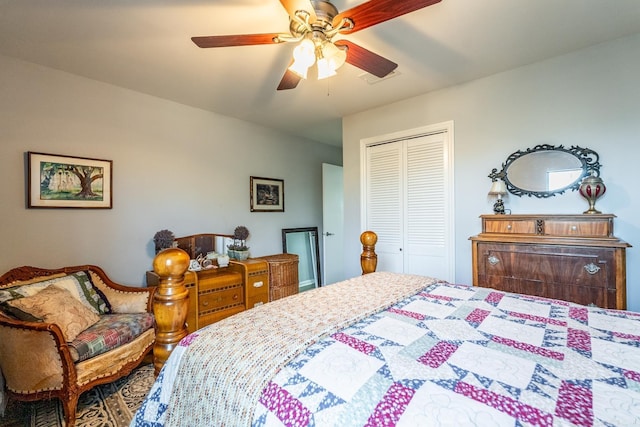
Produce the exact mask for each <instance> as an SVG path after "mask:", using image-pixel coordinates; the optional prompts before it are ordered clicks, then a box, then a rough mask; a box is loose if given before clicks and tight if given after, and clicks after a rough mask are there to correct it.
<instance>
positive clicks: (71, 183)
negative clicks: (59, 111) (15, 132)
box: [27, 151, 113, 209]
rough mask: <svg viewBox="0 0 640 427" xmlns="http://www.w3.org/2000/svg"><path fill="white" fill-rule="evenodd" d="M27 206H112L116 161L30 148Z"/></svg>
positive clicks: (91, 207) (108, 207)
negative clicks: (32, 150) (42, 151)
mask: <svg viewBox="0 0 640 427" xmlns="http://www.w3.org/2000/svg"><path fill="white" fill-rule="evenodd" d="M27 168H28V172H27V177H28V178H27V207H29V208H83V209H111V208H112V205H113V203H112V201H113V193H112V191H111V186H112V182H113V161H111V160H102V159H92V158H87V157H75V156H63V155H58V154H47V153H36V152H31V151H29V152H27Z"/></svg>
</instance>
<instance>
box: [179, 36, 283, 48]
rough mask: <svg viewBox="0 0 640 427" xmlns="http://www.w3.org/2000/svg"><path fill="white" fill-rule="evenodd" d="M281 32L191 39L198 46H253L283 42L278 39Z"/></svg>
mask: <svg viewBox="0 0 640 427" xmlns="http://www.w3.org/2000/svg"><path fill="white" fill-rule="evenodd" d="M278 36H279V34H277V33H273V34H238V35H232V36H198V37H191V40H193V42H194V43H195V44H196V45H198V47H202V48H205V47H229V46H252V45H259V44H274V43H282V41H281V40H279V39H278Z"/></svg>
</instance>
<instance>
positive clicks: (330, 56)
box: [322, 42, 347, 71]
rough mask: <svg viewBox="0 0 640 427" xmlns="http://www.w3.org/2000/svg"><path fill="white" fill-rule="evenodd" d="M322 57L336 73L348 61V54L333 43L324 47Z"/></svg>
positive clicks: (328, 43)
mask: <svg viewBox="0 0 640 427" xmlns="http://www.w3.org/2000/svg"><path fill="white" fill-rule="evenodd" d="M322 56H323V57H324V58H326V59H327V61H329V66H330V67H331V68H332V69H333V70H334V71H335V70H337V69H338V68H340V67H342V66H343V65H344V63H345V62H346V60H347V52H346V50H344V49H340V48H339V47H338V46H336V45H335V44H333V43H331V42H327V43H325V44H324V45H323V46H322Z"/></svg>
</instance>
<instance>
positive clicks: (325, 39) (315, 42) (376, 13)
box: [191, 0, 441, 90]
mask: <svg viewBox="0 0 640 427" xmlns="http://www.w3.org/2000/svg"><path fill="white" fill-rule="evenodd" d="M440 1H441V0H370V1H368V2H365V3H362V4H360V5H358V6H356V7H353V8H351V9H349V10H346V11H344V12H339V11H338V9H337V8H336V7H335V6H334V5H333V4H331V2H330V1H328V0H280V3H282V6H284V8H285V9H286V10H287V12H288V14H289V33H288V34H286V33H267V34H238V35H226V36H199V37H191V40H193V42H194V43H195V44H196V45H197V46H199V47H201V48H209V47H230V46H251V45H261V44H277V43H286V42H299V43H300V44H299V45H298V46H296V48H295V49H294V51H293V58H294V59H293V61H292V63H291V65H290V66H289V68H287V70H286V71H285V73H284V76H283V77H282V80H281V81H280V84H279V85H278V90H285V89H293V88H295V87H296V86H297V85H298V83H299V82H300V80H301V79H304V78H306V77H307V70H308V69H309V67H311V66H312V65H313V64H314V63H315V64H316V66H317V69H318V78H319V79H321V78H326V77H330V76H332V75H335V74H336V69H338V68H339V67H340V66H341V65H342V64H344V63H345V62H347V63H349V64H351V65H353V66H355V67H358V68H360V69H362V70H364V71H366V72H368V73H371V74H373V75H375V76H377V77H380V78H382V77H384V76H386V75H388V74H389V73H391V72H392V71H393V70H395V69H396V67H397V66H398V64H396V63H394V62H392V61H390V60H388V59H386V58H384V57H382V56H380V55H378V54H376V53H373V52H371V51H369V50H367V49H365V48H363V47H361V46H359V45H357V44H355V43H353V42H350V41H347V40H337V41H335V42H332V39H333V37H335V36H336V35H338V34H341V35H344V34H351V33H355V32H356V31H360V30H364V29H365V28H368V27H371V26H373V25H376V24H379V23H381V22H385V21H388V20H390V19H393V18H396V17H398V16H401V15H404V14H407V13H410V12H413V11H416V10H418V9H422V8H425V7H427V6H431V5H433V4H435V3H438V2H440Z"/></svg>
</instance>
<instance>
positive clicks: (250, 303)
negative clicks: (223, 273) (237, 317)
mask: <svg viewBox="0 0 640 427" xmlns="http://www.w3.org/2000/svg"><path fill="white" fill-rule="evenodd" d="M267 302H269V276H268V275H267V274H266V272H265V274H259V275H255V276H251V275H249V283H248V284H247V308H252V307H254V306H255V305H256V304H260V303H262V304H265V303H267Z"/></svg>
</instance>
